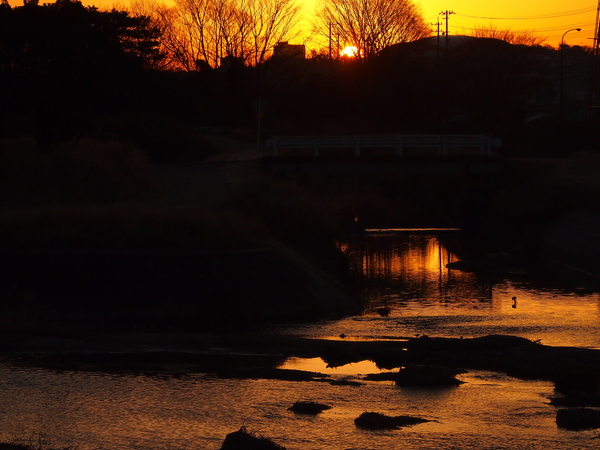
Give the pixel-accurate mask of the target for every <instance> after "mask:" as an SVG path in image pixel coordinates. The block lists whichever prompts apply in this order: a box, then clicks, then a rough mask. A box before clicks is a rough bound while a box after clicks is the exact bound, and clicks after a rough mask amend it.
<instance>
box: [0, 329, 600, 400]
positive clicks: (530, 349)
mask: <svg viewBox="0 0 600 450" xmlns="http://www.w3.org/2000/svg"><path fill="white" fill-rule="evenodd" d="M2 341H3V344H4V345H3V347H4V348H3V351H2V356H3V358H4V359H5V360H7V361H10V362H11V363H14V364H17V365H25V366H36V367H45V368H48V369H52V370H61V371H62V370H84V371H98V372H110V373H115V372H117V373H144V374H149V375H154V374H164V375H169V374H171V375H185V374H190V373H211V374H214V375H216V376H222V377H236V378H257V379H258V378H271V379H287V380H298V381H322V380H323V378H324V377H326V375H323V374H313V373H312V372H310V373H309V372H307V373H302V371H289V370H283V369H278V368H277V367H278V366H280V365H281V364H282V363H283V362H284V361H285V360H286V359H287V358H290V357H299V358H316V357H320V358H322V359H323V360H324V361H325V362H327V363H328V365H330V366H333V367H336V366H342V365H345V364H349V363H353V362H358V361H363V360H370V361H373V362H375V363H376V364H377V366H378V367H380V368H382V369H395V368H401V367H406V366H425V367H431V368H447V369H452V370H453V371H456V372H457V373H458V372H460V371H469V370H489V371H495V372H502V373H506V374H507V375H509V376H513V377H516V378H521V379H537V380H546V381H551V382H553V383H555V385H556V386H557V389H560V390H561V391H564V392H567V393H569V392H572V391H578V392H585V393H587V394H588V397H589V398H590V399H591V398H593V397H594V396H595V395H597V391H598V388H599V387H600V350H595V349H583V348H574V347H552V346H547V345H542V344H539V343H536V342H532V341H530V340H527V339H525V338H520V337H516V336H508V335H491V336H483V337H478V338H472V339H458V338H436V337H427V336H422V337H419V338H407V339H403V340H394V341H381V340H380V341H352V340H345V339H342V338H340V339H339V340H323V339H308V338H302V337H294V336H286V335H276V334H269V333H264V334H250V333H240V334H232V333H229V334H227V335H217V334H204V335H200V334H143V335H140V334H138V335H133V334H117V333H112V334H111V333H107V334H104V335H96V336H94V337H90V336H87V337H86V338H83V337H82V338H77V337H76V336H71V337H70V338H60V337H56V336H55V337H49V336H38V337H35V336H29V337H28V338H27V339H19V340H18V341H17V340H8V339H6V338H3V339H2ZM11 341H12V342H11Z"/></svg>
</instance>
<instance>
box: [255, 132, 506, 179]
mask: <svg viewBox="0 0 600 450" xmlns="http://www.w3.org/2000/svg"><path fill="white" fill-rule="evenodd" d="M266 148H267V150H268V156H265V157H263V158H262V159H263V162H265V163H266V164H267V166H268V167H269V168H271V169H272V170H275V171H285V172H326V173H331V172H333V173H368V172H378V173H380V172H395V173H397V172H404V173H459V174H460V173H482V174H486V173H501V172H503V171H504V167H505V163H504V159H503V158H501V157H499V156H498V155H497V154H495V153H494V150H495V149H498V148H500V139H497V138H493V137H491V136H486V135H478V134H477V135H474V134H469V135H391V136H390V135H387V136H376V135H375V136H275V137H272V138H271V139H269V140H267V143H266Z"/></svg>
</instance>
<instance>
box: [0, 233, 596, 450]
mask: <svg viewBox="0 0 600 450" xmlns="http://www.w3.org/2000/svg"><path fill="white" fill-rule="evenodd" d="M450 239H451V238H450ZM447 243H448V237H440V236H438V235H435V234H411V235H401V236H390V235H374V236H371V237H368V238H362V239H359V240H349V241H346V242H341V243H340V248H341V249H342V250H343V251H344V252H346V253H347V254H348V255H349V256H350V257H351V261H352V266H353V269H354V270H355V271H357V273H361V274H362V275H364V277H365V282H364V291H363V294H364V299H365V303H366V305H367V310H366V311H365V313H364V314H363V315H361V316H355V317H348V318H345V319H342V320H335V321H323V322H319V323H310V324H303V325H285V326H278V327H273V328H271V329H269V330H265V332H275V333H286V334H294V335H302V336H308V337H321V338H327V339H388V340H389V339H403V338H406V337H410V336H416V335H423V334H427V335H429V336H449V337H457V336H463V337H474V336H482V335H487V334H513V335H518V336H523V337H527V338H530V339H535V340H540V341H541V342H542V343H543V344H547V345H561V346H562V345H566V346H580V347H589V348H600V320H599V319H600V317H599V316H600V297H599V295H598V293H596V292H594V291H593V290H590V289H589V288H588V287H587V286H585V285H583V284H582V285H570V287H569V288H566V287H565V285H562V284H561V283H559V282H558V281H557V278H556V277H549V278H542V279H539V278H537V279H532V278H531V277H529V276H527V275H524V274H521V273H516V274H514V275H510V274H505V273H504V274H503V273H491V274H490V273H488V274H487V275H482V274H481V273H479V274H477V273H470V272H460V271H456V270H451V269H448V268H447V267H446V264H447V263H449V262H453V261H456V260H457V259H458V257H457V255H456V254H454V253H453V252H452V251H451V250H450V249H451V248H453V246H452V245H447ZM513 297H516V303H515V302H514V301H513ZM381 307H387V308H389V314H388V315H383V316H382V315H381V314H380V313H379V312H377V309H378V308H381ZM282 367H284V368H298V369H305V370H314V371H319V372H325V373H328V374H331V376H332V377H334V378H340V379H349V380H360V378H361V375H362V374H367V373H373V372H377V371H378V370H379V369H378V368H377V367H375V365H374V364H372V363H371V362H368V361H365V362H362V363H357V364H351V365H347V366H343V367H339V368H328V367H326V364H325V363H324V362H323V361H322V360H320V359H318V358H317V359H289V360H287V361H285V362H284V363H283V365H282ZM459 378H460V379H461V380H462V381H465V383H464V384H462V385H460V386H458V387H456V388H450V389H433V390H422V389H415V388H412V389H409V388H401V387H398V386H396V385H394V384H393V383H390V382H376V381H363V384H362V385H359V386H347V385H332V384H328V383H317V382H292V381H278V380H254V379H220V378H217V377H214V376H211V375H209V374H191V375H182V376H177V377H174V376H166V375H160V374H159V375H154V376H146V375H132V374H120V375H115V374H102V373H95V372H57V371H51V370H47V369H42V368H24V367H18V366H14V365H12V364H11V363H9V362H3V363H2V364H0V383H1V386H0V392H1V394H0V441H2V442H20V443H30V444H32V445H33V446H34V447H36V448H37V447H43V448H48V447H53V448H65V447H71V446H72V447H76V448H77V449H79V450H93V449H111V450H131V449H136V450H137V449H174V450H175V449H177V450H192V449H193V450H197V449H202V450H204V449H206V450H216V449H218V448H220V446H221V443H222V442H223V439H224V437H225V435H226V434H227V433H230V432H232V431H236V430H238V429H239V428H240V427H241V426H245V427H246V428H247V429H248V430H251V431H256V432H259V433H261V434H263V435H265V436H268V437H270V438H272V439H273V440H274V441H275V442H277V443H278V444H280V445H282V446H284V447H286V448H287V449H293V450H314V449H330V450H342V449H364V450H367V449H369V450H380V449H381V450H383V449H386V450H387V449H390V448H406V449H509V448H515V449H517V448H518V449H547V448H552V449H587V448H598V445H599V442H600V441H599V440H598V439H596V438H597V437H598V434H597V432H596V431H582V432H573V431H565V430H562V429H559V428H557V426H556V423H555V415H556V408H555V407H554V406H552V405H550V404H549V400H548V398H549V397H550V396H552V395H553V386H552V384H551V383H548V382H543V381H522V380H517V379H514V378H511V377H508V376H506V375H504V374H500V373H492V372H479V371H474V372H473V371H471V372H468V373H464V374H461V375H459ZM297 400H313V401H319V402H323V403H327V404H329V405H331V406H333V408H332V409H330V410H327V411H324V412H323V413H321V414H319V415H318V416H314V417H313V416H303V415H296V414H294V413H292V412H290V411H288V410H287V408H288V407H289V406H291V405H292V404H293V403H294V402H295V401H297ZM365 411H375V412H381V413H385V414H388V415H405V414H409V415H415V416H419V417H424V418H427V419H430V420H431V422H428V423H425V424H420V425H415V426H413V427H406V428H403V429H400V430H392V431H379V432H374V431H366V430H362V429H360V428H357V427H356V426H355V425H354V422H353V420H354V418H356V417H358V416H359V415H360V414H361V413H362V412H365Z"/></svg>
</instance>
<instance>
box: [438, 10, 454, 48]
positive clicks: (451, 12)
mask: <svg viewBox="0 0 600 450" xmlns="http://www.w3.org/2000/svg"><path fill="white" fill-rule="evenodd" d="M450 14H456V13H455V12H454V11H448V10H446V11H442V12H441V13H440V16H445V17H444V20H445V21H446V49H448V42H449V41H450V35H449V34H448V18H449V16H450Z"/></svg>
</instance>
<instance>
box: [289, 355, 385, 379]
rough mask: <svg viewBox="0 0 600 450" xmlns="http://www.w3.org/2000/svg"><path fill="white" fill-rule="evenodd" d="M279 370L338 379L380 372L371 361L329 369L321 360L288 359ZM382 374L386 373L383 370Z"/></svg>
mask: <svg viewBox="0 0 600 450" xmlns="http://www.w3.org/2000/svg"><path fill="white" fill-rule="evenodd" d="M279 368H280V369H290V370H305V371H308V372H317V373H323V374H326V375H331V376H339V377H358V376H361V375H367V374H370V373H379V372H382V370H381V369H380V368H379V367H377V364H375V363H374V362H373V361H368V360H365V361H359V362H354V363H350V364H345V365H343V366H338V367H330V366H329V365H328V364H327V363H326V362H325V361H323V359H321V358H288V359H286V360H285V361H284V362H283V364H281V365H280V366H279ZM384 372H387V370H385V371H384Z"/></svg>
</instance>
